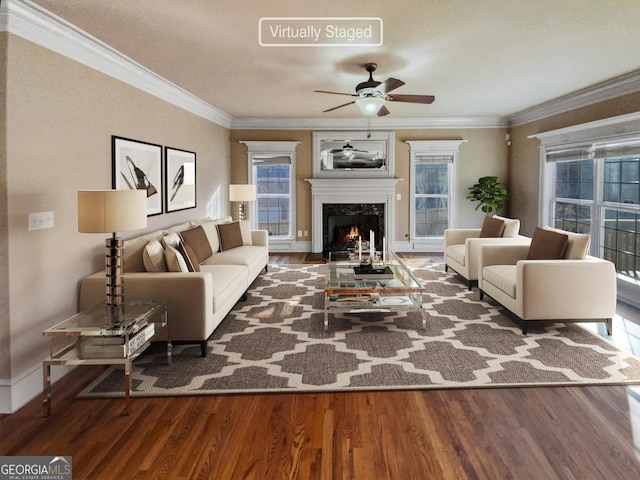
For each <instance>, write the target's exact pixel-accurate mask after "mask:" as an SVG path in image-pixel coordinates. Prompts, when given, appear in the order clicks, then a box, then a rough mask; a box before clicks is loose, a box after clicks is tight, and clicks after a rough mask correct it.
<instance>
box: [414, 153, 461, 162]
mask: <svg viewBox="0 0 640 480" xmlns="http://www.w3.org/2000/svg"><path fill="white" fill-rule="evenodd" d="M415 159H416V162H418V163H453V155H419V154H418V155H416V156H415Z"/></svg>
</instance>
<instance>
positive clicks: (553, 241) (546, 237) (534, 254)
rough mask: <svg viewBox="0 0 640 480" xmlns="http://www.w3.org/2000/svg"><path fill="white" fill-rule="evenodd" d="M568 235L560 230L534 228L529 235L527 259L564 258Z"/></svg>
mask: <svg viewBox="0 0 640 480" xmlns="http://www.w3.org/2000/svg"><path fill="white" fill-rule="evenodd" d="M568 242H569V237H568V236H567V235H566V234H564V233H560V232H554V231H551V230H545V229H543V228H540V227H538V228H536V229H535V231H534V232H533V237H531V245H530V246H529V253H528V255H527V260H559V259H562V258H564V252H565V250H566V249H567V243H568Z"/></svg>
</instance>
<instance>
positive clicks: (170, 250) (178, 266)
mask: <svg viewBox="0 0 640 480" xmlns="http://www.w3.org/2000/svg"><path fill="white" fill-rule="evenodd" d="M165 258H166V260H167V268H168V269H169V271H170V272H188V271H189V267H187V264H186V262H185V261H184V258H182V255H181V254H180V252H179V251H178V250H176V248H175V247H171V246H169V245H167V246H166V249H165Z"/></svg>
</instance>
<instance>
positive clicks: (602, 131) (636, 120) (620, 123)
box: [528, 112, 640, 146]
mask: <svg viewBox="0 0 640 480" xmlns="http://www.w3.org/2000/svg"><path fill="white" fill-rule="evenodd" d="M637 132H640V112H636V113H628V114H626V115H619V116H617V117H611V118H604V119H602V120H595V121H593V122H587V123H581V124H580V125H572V126H570V127H564V128H559V129H557V130H550V131H548V132H541V133H537V134H535V135H529V137H528V138H537V139H538V140H540V145H542V146H547V145H556V144H571V143H577V142H583V141H586V140H589V141H595V140H599V139H606V138H624V136H625V135H626V136H628V135H631V134H637Z"/></svg>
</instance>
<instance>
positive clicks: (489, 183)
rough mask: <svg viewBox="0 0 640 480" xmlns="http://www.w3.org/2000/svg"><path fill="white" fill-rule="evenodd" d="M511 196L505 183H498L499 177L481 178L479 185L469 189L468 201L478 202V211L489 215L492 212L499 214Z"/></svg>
mask: <svg viewBox="0 0 640 480" xmlns="http://www.w3.org/2000/svg"><path fill="white" fill-rule="evenodd" d="M510 196H511V194H510V193H509V192H507V189H506V188H505V186H504V184H503V183H500V182H498V177H491V176H488V177H481V178H479V179H478V183H476V184H475V185H473V186H472V187H469V195H467V200H471V201H472V202H478V205H477V206H476V210H478V209H482V211H483V212H484V213H485V214H486V215H489V214H490V213H491V212H492V211H495V212H496V213H497V214H499V213H500V212H501V211H502V207H503V203H504V201H505V200H506V199H508V198H509V197H510Z"/></svg>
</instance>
